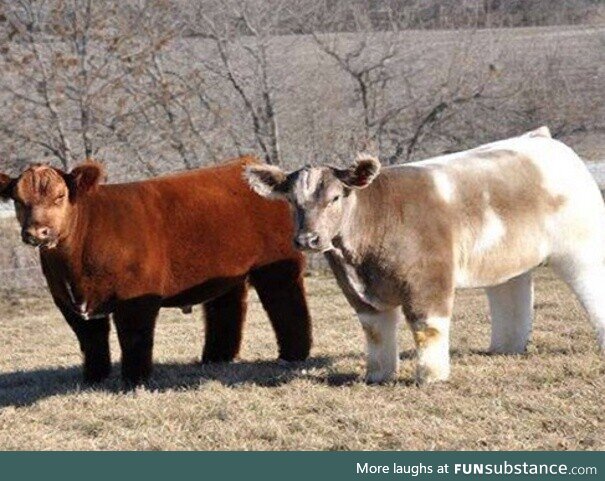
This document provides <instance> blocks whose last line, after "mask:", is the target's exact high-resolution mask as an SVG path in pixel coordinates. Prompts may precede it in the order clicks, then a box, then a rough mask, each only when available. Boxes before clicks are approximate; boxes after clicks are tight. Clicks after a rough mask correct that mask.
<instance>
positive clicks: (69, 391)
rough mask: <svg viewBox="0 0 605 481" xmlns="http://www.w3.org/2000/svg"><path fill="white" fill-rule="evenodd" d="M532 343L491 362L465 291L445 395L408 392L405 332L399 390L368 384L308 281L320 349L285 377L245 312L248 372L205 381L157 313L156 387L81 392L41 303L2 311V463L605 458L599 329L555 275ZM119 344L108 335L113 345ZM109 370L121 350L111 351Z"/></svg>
mask: <svg viewBox="0 0 605 481" xmlns="http://www.w3.org/2000/svg"><path fill="white" fill-rule="evenodd" d="M536 279H537V295H536V297H537V298H536V308H537V310H536V315H537V318H536V321H535V329H534V335H533V342H532V344H531V346H530V349H529V353H528V354H527V355H524V356H489V355H487V354H485V351H484V349H485V347H486V346H487V344H488V340H489V323H488V318H487V305H486V300H485V298H484V295H483V293H482V292H481V291H465V292H461V293H459V296H458V302H457V308H456V314H455V320H454V328H453V342H452V345H453V371H452V378H451V381H450V382H449V383H447V384H441V385H434V386H429V387H425V388H418V387H416V386H415V385H414V384H413V382H412V372H413V371H412V367H413V362H412V360H411V347H412V345H411V340H410V337H411V336H410V335H409V332H407V331H406V328H405V327H403V326H402V328H401V341H400V346H401V352H402V358H403V363H402V369H401V372H400V375H399V378H398V380H397V381H396V382H394V383H391V384H388V385H383V386H367V385H365V384H364V383H363V382H362V376H363V370H364V358H363V338H362V332H361V329H360V327H359V325H358V324H357V321H355V320H354V319H353V313H352V310H351V309H350V308H349V306H348V305H347V304H346V302H345V300H344V298H343V296H342V295H341V293H340V291H339V290H338V288H337V286H336V285H335V283H334V282H333V280H332V278H331V277H328V276H316V277H310V278H309V279H308V290H309V293H310V300H311V305H312V312H313V314H314V320H315V348H314V351H313V357H312V359H310V360H309V361H308V362H305V363H302V364H300V365H295V366H280V365H278V364H277V363H275V362H274V356H275V352H276V348H275V342H274V339H273V335H272V333H271V330H270V328H269V323H268V321H267V320H266V319H265V317H264V314H263V313H262V310H261V308H260V305H259V303H258V301H257V300H256V298H255V297H252V298H251V301H250V315H249V322H248V325H247V329H246V333H245V339H244V348H243V351H242V359H241V361H239V362H237V363H235V364H232V365H220V366H212V367H201V366H199V365H196V364H195V360H196V359H197V358H198V356H199V354H200V350H201V340H202V335H203V334H202V332H203V328H202V322H201V320H200V312H199V310H198V309H196V310H195V311H194V315H193V316H185V315H182V314H181V313H180V312H179V311H176V310H165V311H163V313H162V316H161V319H160V322H159V327H158V331H157V342H156V350H155V359H156V361H157V367H156V371H155V374H154V376H153V379H152V382H151V383H150V385H149V386H148V387H146V388H139V389H138V390H136V391H135V392H122V391H121V389H120V382H119V378H118V376H117V371H118V369H117V366H115V368H114V371H115V372H114V375H113V376H112V378H111V379H110V380H108V381H107V382H106V383H104V384H103V385H101V386H99V387H97V388H95V389H87V388H85V387H82V386H81V385H80V383H79V361H80V359H79V352H78V349H77V344H76V341H75V338H74V337H73V336H72V334H71V332H70V331H69V329H68V327H67V325H66V324H65V323H64V322H63V320H62V319H61V318H60V317H59V314H58V312H57V311H56V309H55V308H54V307H53V306H52V304H51V302H50V300H49V298H48V296H47V295H45V294H42V295H31V294H30V295H24V294H23V293H21V294H17V293H15V292H12V293H11V292H8V291H5V292H2V295H1V298H0V343H1V345H2V346H3V348H2V356H1V358H0V449H3V450H7V449H8V450H12V449H18V450H21V449H34V450H38V449H44V450H47V449H59V450H63V449H75V450H80V449H153V450H155V449H164V450H172V449H178V450H188V449H198V450H216V449H219V450H231V449H258V450H283V449H292V450H298V449H305V450H316V449H330V450H334V449H336V450H366V449H368V450H375V449H379V450H393V449H394V450H416V449H418V450H424V449H450V450H462V449H471V450H483V449H496V450H501V449H502V450H517V449H519V450H525V449H528V450H533V449H574V450H576V449H577V450H584V449H590V450H593V449H594V450H601V449H605V436H604V434H605V429H604V428H605V412H604V411H603V399H604V394H605V379H604V372H605V364H604V363H603V359H602V358H601V357H600V356H599V354H598V353H597V350H596V343H595V338H594V336H593V333H592V331H591V328H590V326H589V324H588V322H586V320H585V318H584V313H583V312H582V310H581V308H580V306H579V305H578V303H577V302H576V301H575V299H574V298H573V297H572V296H571V294H570V293H569V291H568V290H567V288H566V287H565V286H564V285H562V283H561V282H560V281H558V280H557V279H555V278H554V277H553V275H552V274H551V272H550V271H549V270H546V269H544V270H540V271H538V272H537V274H536ZM112 336H113V334H112ZM112 345H113V354H114V358H115V359H117V358H118V352H117V341H116V339H115V337H113V338H112Z"/></svg>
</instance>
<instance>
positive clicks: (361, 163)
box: [334, 154, 380, 189]
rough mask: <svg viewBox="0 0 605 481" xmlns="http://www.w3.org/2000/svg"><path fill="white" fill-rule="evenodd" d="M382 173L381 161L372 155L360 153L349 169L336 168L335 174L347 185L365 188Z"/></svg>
mask: <svg viewBox="0 0 605 481" xmlns="http://www.w3.org/2000/svg"><path fill="white" fill-rule="evenodd" d="M379 173H380V161H379V160H378V159H377V158H376V157H373V156H370V155H365V154H363V155H361V154H360V155H359V156H358V157H357V160H356V161H355V163H354V164H353V165H351V166H350V167H349V168H348V169H334V175H336V177H337V178H338V180H340V181H341V182H342V183H343V184H345V185H346V186H347V187H351V188H353V189H363V188H365V187H367V186H368V185H370V184H371V183H372V181H373V180H374V179H375V178H376V176H377V175H378V174H379Z"/></svg>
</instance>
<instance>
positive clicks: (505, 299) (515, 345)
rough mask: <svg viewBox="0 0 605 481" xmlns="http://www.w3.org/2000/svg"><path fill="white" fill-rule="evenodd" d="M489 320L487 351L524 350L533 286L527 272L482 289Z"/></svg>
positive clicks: (519, 351)
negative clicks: (488, 347) (490, 335)
mask: <svg viewBox="0 0 605 481" xmlns="http://www.w3.org/2000/svg"><path fill="white" fill-rule="evenodd" d="M486 292H487V297H488V299H489V308H490V313H491V321H492V341H491V345H490V351H491V352H495V353H510V354H513V353H522V352H525V348H526V347H527V342H528V340H529V336H530V334H531V327H532V320H533V312H534V287H533V282H532V276H531V272H526V273H525V274H522V275H520V276H517V277H515V278H513V279H510V280H509V281H507V282H505V283H504V284H500V285H498V286H493V287H488V288H487V289H486Z"/></svg>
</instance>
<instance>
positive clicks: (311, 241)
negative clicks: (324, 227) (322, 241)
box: [294, 232, 319, 249]
mask: <svg viewBox="0 0 605 481" xmlns="http://www.w3.org/2000/svg"><path fill="white" fill-rule="evenodd" d="M294 243H295V244H296V247H298V248H299V249H317V247H318V246H319V235H317V234H316V233H315V232H303V233H302V234H298V235H297V236H296V239H295V240H294Z"/></svg>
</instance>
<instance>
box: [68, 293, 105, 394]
mask: <svg viewBox="0 0 605 481" xmlns="http://www.w3.org/2000/svg"><path fill="white" fill-rule="evenodd" d="M58 306H59V310H60V311H61V313H62V314H63V317H64V318H65V320H66V321H67V323H68V324H69V326H70V327H71V328H72V330H73V331H74V333H75V334H76V337H77V338H78V342H79V344H80V350H81V351H82V356H83V358H84V373H83V374H84V381H85V382H87V383H96V382H100V381H102V380H103V379H106V378H107V377H108V376H109V374H110V373H111V357H110V353H109V317H108V316H107V317H103V318H95V319H90V320H88V321H86V320H84V319H82V318H81V317H80V316H78V315H77V314H76V313H75V312H73V311H72V310H71V309H70V308H69V307H65V306H62V305H58Z"/></svg>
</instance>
